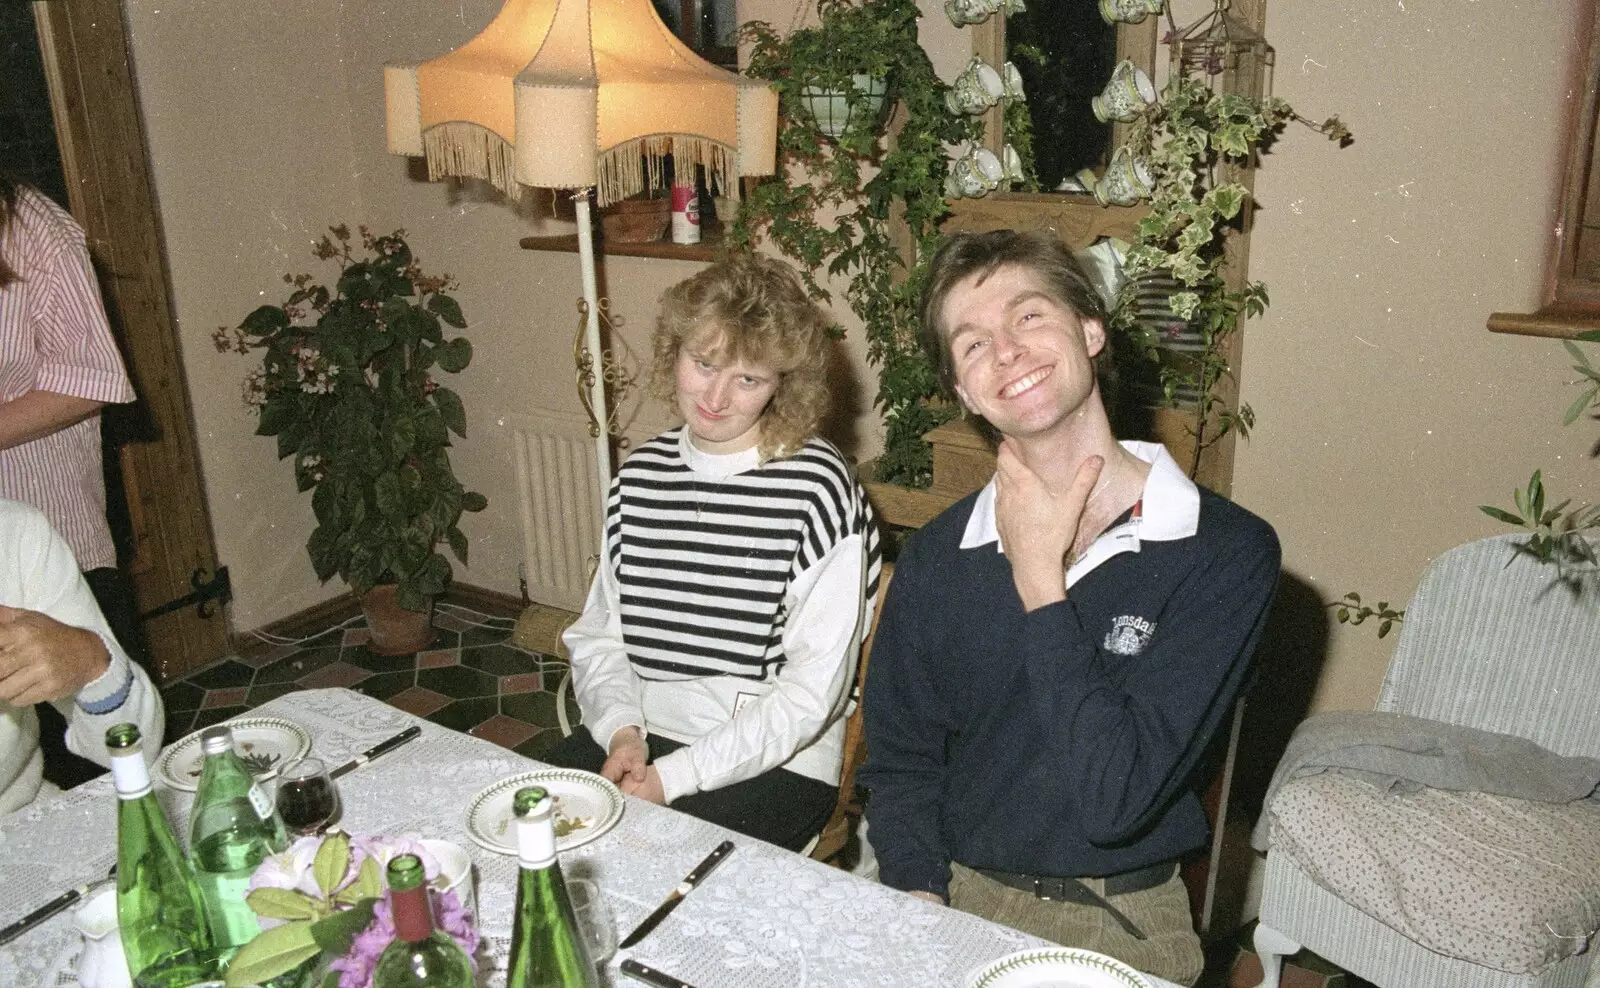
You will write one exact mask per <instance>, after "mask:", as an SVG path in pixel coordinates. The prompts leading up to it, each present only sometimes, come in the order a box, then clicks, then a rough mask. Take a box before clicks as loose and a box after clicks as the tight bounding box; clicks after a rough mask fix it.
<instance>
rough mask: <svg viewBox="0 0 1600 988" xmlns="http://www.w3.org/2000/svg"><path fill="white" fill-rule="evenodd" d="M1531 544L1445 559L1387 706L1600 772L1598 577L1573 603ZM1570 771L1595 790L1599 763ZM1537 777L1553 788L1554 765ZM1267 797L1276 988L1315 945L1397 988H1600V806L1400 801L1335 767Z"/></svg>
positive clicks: (1439, 798)
mask: <svg viewBox="0 0 1600 988" xmlns="http://www.w3.org/2000/svg"><path fill="white" fill-rule="evenodd" d="M1519 538H1520V537H1519V536H1512V535H1507V536H1499V537H1496V538H1489V539H1484V540H1482V541H1478V542H1472V543H1468V544H1466V545H1463V546H1459V547H1457V548H1455V549H1452V550H1450V551H1449V552H1446V553H1444V554H1443V555H1441V556H1440V557H1439V558H1438V559H1436V560H1434V562H1433V564H1432V565H1431V566H1430V567H1429V568H1428V571H1427V573H1426V574H1425V575H1424V576H1423V579H1422V583H1421V585H1420V586H1419V587H1418V588H1417V592H1416V596H1415V597H1413V598H1412V600H1411V603H1410V605H1409V607H1408V608H1407V610H1406V616H1405V623H1404V625H1403V628H1402V631H1401V635H1400V640H1399V643H1398V645H1397V647H1396V650H1395V654H1394V658H1393V659H1392V660H1391V661H1390V663H1389V669H1388V675H1387V677H1386V678H1385V680H1384V683H1383V688H1382V691H1381V695H1380V697H1379V700H1378V705H1377V709H1378V710H1379V711H1387V712H1392V713H1395V714H1402V715H1410V716H1411V717H1415V718H1425V719H1426V720H1427V722H1428V723H1429V724H1432V723H1433V722H1444V723H1445V724H1447V725H1459V726H1460V727H1464V728H1475V729H1478V730H1481V731H1488V732H1495V733H1496V734H1497V735H1514V736H1515V738H1513V739H1505V740H1507V743H1508V744H1509V745H1510V746H1511V747H1512V749H1513V753H1514V754H1515V748H1516V746H1517V745H1521V744H1523V743H1524V742H1522V741H1520V740H1517V739H1527V740H1528V741H1531V742H1534V743H1535V744H1537V745H1538V746H1541V747H1542V748H1545V749H1549V751H1550V752H1553V753H1554V754H1555V755H1559V756H1584V757H1587V758H1596V757H1600V580H1596V579H1592V578H1591V579H1590V580H1589V581H1588V584H1587V586H1586V587H1585V588H1584V590H1583V591H1582V592H1581V593H1578V594H1574V593H1573V592H1571V591H1570V590H1569V589H1568V588H1567V587H1566V586H1563V585H1561V584H1560V583H1558V582H1557V581H1556V579H1555V571H1554V568H1553V567H1550V566H1546V565H1541V564H1540V563H1539V562H1537V561H1536V560H1533V559H1531V558H1530V557H1528V556H1527V555H1525V554H1522V553H1518V552H1517V551H1516V550H1515V543H1516V542H1517V541H1518V540H1519ZM1361 716H1362V715H1355V716H1354V717H1353V718H1352V719H1353V720H1354V719H1359V718H1360V717H1361ZM1397 720H1398V719H1397ZM1405 723H1408V724H1416V723H1422V722H1420V721H1406V722H1405ZM1292 750H1293V742H1291V751H1292ZM1537 754H1538V755H1539V756H1543V757H1545V758H1546V762H1548V761H1549V759H1548V756H1547V755H1546V753H1544V752H1537ZM1286 757H1287V756H1286ZM1555 761H1556V762H1558V763H1559V765H1560V767H1563V768H1565V769H1571V770H1572V772H1573V773H1575V775H1573V774H1570V773H1569V780H1570V779H1573V778H1575V779H1576V780H1577V783H1576V785H1575V786H1574V785H1572V784H1570V782H1569V785H1568V789H1577V790H1582V789H1583V787H1584V786H1585V785H1587V784H1588V783H1587V782H1586V781H1584V780H1586V779H1588V778H1589V776H1588V775H1586V774H1585V773H1586V772H1588V771H1590V769H1589V768H1587V767H1586V766H1587V764H1588V763H1585V762H1579V761H1575V760H1574V759H1573V758H1571V757H1569V758H1567V759H1564V760H1562V759H1557V760H1555ZM1467 762H1468V767H1469V768H1476V765H1475V763H1473V762H1472V761H1471V759H1468V760H1467ZM1511 764H1512V767H1513V768H1516V767H1519V766H1520V764H1521V763H1520V762H1516V761H1513V762H1512V763H1511ZM1528 764H1529V766H1530V771H1529V775H1530V779H1531V781H1534V782H1537V781H1540V780H1541V779H1542V776H1540V775H1539V772H1540V771H1542V770H1543V768H1544V767H1547V765H1546V763H1545V762H1541V763H1539V765H1538V766H1535V760H1533V759H1530V760H1529V762H1528ZM1515 774H1516V773H1515V772H1513V773H1512V775H1515ZM1284 775H1285V771H1284V766H1281V765H1280V771H1279V776H1280V777H1282V776H1284ZM1512 781H1513V782H1520V781H1524V780H1517V779H1513V780H1512ZM1275 783H1276V780H1275ZM1512 788H1515V786H1514V785H1513V786H1512ZM1269 799H1270V801H1269V803H1268V805H1267V806H1266V807H1265V808H1264V810H1263V813H1264V814H1265V815H1266V819H1265V820H1264V821H1263V825H1264V826H1265V828H1266V833H1267V834H1268V835H1269V836H1270V847H1269V849H1268V853H1267V868H1266V882H1265V887H1264V889H1263V892H1262V900H1261V920H1260V923H1259V925H1258V927H1257V931H1256V935H1255V943H1256V949H1257V952H1258V954H1259V955H1260V958H1261V966H1262V970H1263V971H1264V973H1265V980H1264V981H1263V982H1262V984H1263V986H1264V988H1277V985H1278V976H1279V972H1280V966H1281V963H1282V958H1283V957H1284V956H1285V955H1288V954H1292V953H1295V952H1296V951H1298V950H1299V949H1300V948H1301V947H1302V946H1303V947H1306V948H1309V949H1310V950H1312V951H1313V952H1315V953H1317V954H1319V955H1321V956H1322V957H1324V958H1326V959H1328V960H1330V961H1332V962H1333V963H1335V964H1338V965H1339V966H1341V967H1343V968H1345V969H1346V970H1348V971H1350V972H1351V973H1353V974H1355V975H1357V976H1359V977H1361V978H1364V979H1366V980H1368V981H1371V982H1373V983H1375V984H1377V985H1379V986H1382V988H1429V986H1440V988H1443V986H1449V988H1489V986H1494V988H1513V986H1515V988H1533V986H1550V988H1581V986H1583V985H1585V984H1586V983H1587V984H1588V985H1590V986H1600V964H1596V963H1594V956H1595V952H1596V948H1597V946H1600V945H1597V944H1596V943H1595V940H1596V935H1595V931H1596V928H1597V927H1600V796H1594V795H1591V796H1590V797H1589V798H1586V799H1585V798H1581V795H1580V796H1579V797H1573V798H1570V799H1569V800H1567V801H1563V800H1562V799H1552V800H1550V801H1532V800H1529V799H1517V798H1510V797H1507V796H1503V795H1490V794H1487V793H1485V792H1482V791H1470V787H1469V788H1468V789H1464V790H1458V791H1446V790H1441V789H1435V788H1422V789H1413V790H1409V791H1402V790H1399V789H1394V788H1384V787H1382V786H1375V785H1372V784H1370V783H1369V782H1368V781H1364V780H1363V779H1361V778H1357V777H1355V776H1352V775H1349V774H1343V773H1341V772H1333V771H1330V772H1320V773H1317V774H1307V775H1304V776H1302V777H1299V778H1294V779H1292V780H1290V781H1285V782H1282V783H1281V784H1278V785H1277V788H1276V789H1275V792H1274V794H1273V795H1272V796H1271V797H1269Z"/></svg>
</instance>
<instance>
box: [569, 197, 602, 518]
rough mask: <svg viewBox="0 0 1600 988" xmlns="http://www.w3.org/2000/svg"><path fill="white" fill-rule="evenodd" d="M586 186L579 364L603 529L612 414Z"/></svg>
mask: <svg viewBox="0 0 1600 988" xmlns="http://www.w3.org/2000/svg"><path fill="white" fill-rule="evenodd" d="M590 191H591V190H589V189H579V190H578V192H577V193H576V194H575V195H574V197H573V200H574V203H573V204H574V206H575V209H576V212H577V215H578V266H579V267H580V268H581V269H582V271H583V302H584V328H583V342H584V346H585V347H586V348H587V349H588V351H589V352H588V357H589V360H588V366H587V367H584V366H582V364H580V366H579V368H578V372H579V377H580V382H581V384H586V385H587V386H588V389H589V401H588V405H589V434H590V435H591V436H593V437H594V458H595V468H596V472H597V475H598V477H599V479H600V528H599V531H601V532H604V531H605V530H606V498H607V497H609V496H610V493H611V430H610V428H609V425H610V421H611V417H610V415H608V414H607V412H606V381H605V378H606V376H605V374H604V373H602V367H601V361H602V360H603V359H604V354H605V351H604V350H602V349H601V348H600V290H599V288H597V287H596V284H597V283H596V280H595V273H594V227H593V224H592V223H591V222H590V219H589V193H590Z"/></svg>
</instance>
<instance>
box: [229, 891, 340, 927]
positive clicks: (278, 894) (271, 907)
mask: <svg viewBox="0 0 1600 988" xmlns="http://www.w3.org/2000/svg"><path fill="white" fill-rule="evenodd" d="M244 901H245V904H246V905H248V906H249V907H250V909H251V910H252V911H253V912H254V913H255V914H256V915H257V916H265V917H266V918H268V919H316V918H317V917H318V916H320V915H322V910H320V909H318V908H317V904H316V903H314V902H312V901H311V900H310V899H308V898H307V897H306V895H305V893H304V892H296V891H295V890H294V889H275V888H261V889H256V890H255V891H254V892H251V893H250V894H249V895H247V896H245V897H244Z"/></svg>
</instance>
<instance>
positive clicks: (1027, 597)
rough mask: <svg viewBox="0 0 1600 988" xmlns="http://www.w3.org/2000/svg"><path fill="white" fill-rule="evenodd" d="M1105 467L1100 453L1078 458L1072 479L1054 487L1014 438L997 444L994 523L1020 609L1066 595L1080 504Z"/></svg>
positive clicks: (1056, 600)
mask: <svg viewBox="0 0 1600 988" xmlns="http://www.w3.org/2000/svg"><path fill="white" fill-rule="evenodd" d="M1104 466H1105V459H1104V458H1103V457H1101V456H1098V455H1095V456H1087V457H1084V458H1083V460H1081V461H1080V462H1079V463H1078V466H1077V469H1076V471H1075V473H1074V475H1073V477H1072V480H1071V481H1070V482H1069V483H1068V484H1067V486H1066V487H1065V489H1063V490H1054V489H1052V488H1051V486H1050V485H1049V484H1048V483H1046V481H1045V480H1044V479H1043V478H1041V477H1040V476H1039V474H1038V473H1036V472H1035V471H1034V470H1033V469H1031V468H1030V467H1029V466H1028V465H1027V464H1026V463H1025V462H1023V456H1022V452H1021V449H1020V447H1019V446H1018V444H1017V442H1016V440H1014V439H1009V438H1008V439H1006V440H1005V441H1004V442H1002V443H1001V444H1000V451H999V454H998V457H997V464H996V470H995V512H994V514H995V526H996V527H997V528H998V529H999V531H1000V541H1001V544H1002V545H1003V546H1004V547H1005V553H1006V558H1007V559H1009V560H1010V561H1011V576H1012V580H1013V581H1014V582H1015V583H1016V587H1017V595H1018V596H1019V597H1021V598H1022V607H1023V609H1024V610H1026V611H1030V612H1031V611H1035V610H1037V609H1039V608H1041V607H1045V606H1047V605H1049V604H1054V603H1057V602H1059V601H1062V600H1065V599H1066V597H1067V588H1066V571H1067V566H1068V559H1067V556H1068V554H1069V553H1071V552H1072V551H1073V547H1074V545H1075V544H1076V542H1077V539H1078V527H1079V524H1080V522H1081V521H1082V519H1083V513H1084V505H1085V504H1087V503H1088V500H1089V495H1090V493H1091V492H1092V491H1093V490H1094V488H1095V485H1096V484H1097V483H1098V482H1099V480H1100V471H1101V469H1102V468H1103V467H1104Z"/></svg>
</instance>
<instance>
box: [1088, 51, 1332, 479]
mask: <svg viewBox="0 0 1600 988" xmlns="http://www.w3.org/2000/svg"><path fill="white" fill-rule="evenodd" d="M1290 121H1299V122H1301V123H1305V124H1307V125H1308V126H1310V127H1312V128H1313V129H1314V130H1317V131H1319V132H1321V133H1323V134H1325V135H1326V136H1327V137H1328V138H1329V139H1330V140H1335V141H1338V142H1340V144H1341V145H1342V144H1344V143H1347V142H1348V141H1349V139H1350V133H1349V131H1348V130H1347V129H1346V128H1345V126H1344V125H1343V124H1342V123H1340V122H1339V119H1338V118H1337V117H1332V118H1330V119H1329V120H1327V121H1326V122H1324V123H1322V124H1314V123H1311V122H1310V121H1308V120H1306V119H1305V118H1304V117H1301V116H1300V115H1299V114H1297V113H1295V111H1294V108H1293V107H1292V106H1290V105H1289V103H1288V102H1287V101H1285V100H1282V99H1278V98H1276V97H1272V98H1268V99H1265V100H1254V99H1251V98H1249V97H1247V96H1241V95H1238V94H1233V93H1215V92H1213V91H1212V90H1211V89H1209V88H1208V87H1207V86H1206V85H1205V84H1204V83H1203V82H1201V81H1199V80H1197V79H1194V78H1191V77H1189V76H1184V75H1175V76H1173V78H1172V79H1171V81H1170V82H1168V84H1167V86H1166V89H1165V90H1164V91H1163V92H1162V94H1161V99H1160V101H1159V102H1158V103H1157V104H1156V105H1155V106H1153V107H1152V108H1151V109H1150V111H1149V112H1147V113H1145V114H1144V115H1143V116H1141V117H1139V118H1138V119H1137V120H1135V121H1134V122H1133V123H1132V124H1131V125H1130V128H1129V140H1128V144H1129V147H1130V148H1131V150H1132V151H1133V153H1134V155H1135V156H1137V157H1142V158H1144V159H1145V160H1146V161H1147V162H1148V163H1149V167H1150V172H1151V174H1152V176H1153V178H1154V191H1153V194H1152V196H1151V200H1150V207H1149V212H1148V213H1147V214H1146V216H1145V217H1144V218H1143V219H1142V220H1140V221H1139V227H1138V236H1137V239H1136V241H1135V243H1134V244H1133V245H1132V246H1131V247H1130V248H1129V250H1128V255H1127V258H1126V260H1125V270H1126V274H1127V280H1126V282H1125V283H1124V287H1123V290H1122V296H1121V298H1120V299H1119V300H1118V305H1117V306H1116V308H1115V310H1114V312H1113V316H1112V324H1113V326H1114V327H1115V328H1116V329H1118V330H1120V331H1121V332H1123V333H1124V334H1126V336H1127V337H1128V338H1130V339H1131V340H1132V341H1133V343H1134V344H1135V346H1136V347H1137V348H1138V349H1139V350H1140V351H1141V352H1143V353H1144V354H1145V355H1146V356H1147V357H1149V358H1150V359H1152V360H1155V361H1156V362H1157V363H1158V365H1159V368H1160V376H1161V386H1162V391H1163V392H1164V394H1165V396H1166V400H1167V402H1168V403H1169V404H1175V403H1176V395H1177V393H1178V392H1179V390H1188V389H1192V390H1193V391H1194V392H1196V393H1198V394H1199V396H1200V397H1199V407H1198V409H1197V410H1196V415H1195V424H1194V425H1193V426H1192V427H1191V429H1190V432H1191V434H1192V435H1193V437H1194V441H1195V442H1194V453H1193V461H1192V463H1191V465H1190V470H1189V472H1190V473H1191V474H1193V473H1194V472H1195V470H1196V469H1197V468H1198V466H1199V463H1200V456H1201V454H1202V453H1204V451H1205V450H1206V448H1208V447H1209V446H1211V445H1213V444H1214V443H1216V442H1217V441H1218V440H1220V439H1221V438H1222V437H1223V436H1225V435H1227V434H1228V433H1229V432H1232V431H1238V432H1239V434H1240V435H1244V436H1247V435H1248V434H1249V431H1250V428H1251V426H1252V425H1254V423H1255V414H1254V412H1253V411H1252V410H1251V408H1250V406H1249V405H1248V404H1244V403H1241V404H1240V405H1239V407H1238V408H1237V409H1232V408H1229V407H1228V402H1227V400H1226V398H1225V396H1224V394H1223V392H1224V388H1223V385H1224V384H1225V383H1227V382H1229V381H1231V380H1232V377H1233V371H1232V368H1231V367H1230V366H1229V362H1228V353H1229V346H1228V342H1229V340H1230V339H1231V338H1232V336H1233V335H1234V334H1235V333H1237V332H1238V330H1239V327H1240V325H1241V321H1242V319H1249V318H1253V317H1256V316H1259V315H1261V314H1262V313H1263V312H1265V311H1266V308H1267V305H1268V302H1269V300H1268V297H1267V287H1266V285H1264V284H1263V283H1261V282H1259V281H1252V282H1247V283H1246V284H1245V285H1244V286H1243V287H1241V288H1238V289H1232V290H1230V289H1229V287H1228V283H1227V280H1226V278H1225V276H1224V270H1223V269H1224V266H1225V263H1226V260H1227V257H1226V246H1227V236H1226V234H1227V231H1228V230H1229V229H1232V228H1234V227H1235V226H1237V225H1238V223H1239V222H1240V221H1241V214H1242V213H1243V212H1244V210H1245V208H1246V206H1247V205H1248V203H1249V201H1250V192H1249V190H1247V189H1246V188H1245V187H1244V186H1243V185H1241V184H1239V183H1238V182H1236V181H1232V180H1231V178H1230V176H1229V174H1228V172H1229V170H1230V169H1231V168H1242V167H1244V166H1247V165H1248V164H1249V163H1250V160H1251V158H1252V157H1253V156H1254V155H1255V154H1256V153H1258V152H1259V151H1261V150H1263V149H1265V148H1266V147H1267V146H1268V145H1270V144H1271V142H1272V141H1273V140H1274V139H1275V138H1276V137H1277V135H1278V134H1279V133H1281V132H1282V130H1283V128H1284V127H1285V126H1286V125H1287V124H1288V123H1289V122H1290ZM1155 272H1166V273H1168V274H1170V275H1171V276H1172V277H1173V278H1175V279H1176V280H1177V281H1178V282H1179V283H1180V284H1181V285H1182V286H1183V290H1182V291H1179V292H1177V293H1176V294H1174V295H1173V296H1172V297H1171V299H1170V300H1169V303H1168V304H1169V305H1170V306H1171V309H1172V311H1173V313H1174V314H1175V315H1176V316H1177V317H1178V318H1180V319H1183V320H1184V321H1185V322H1187V323H1188V325H1189V327H1190V328H1191V329H1192V330H1193V331H1194V332H1196V333H1198V334H1199V335H1200V337H1201V342H1202V344H1203V346H1202V349H1201V351H1200V353H1199V355H1198V356H1197V357H1194V358H1192V359H1190V360H1186V361H1180V360H1176V359H1174V358H1172V357H1171V356H1170V355H1168V354H1166V353H1165V352H1164V351H1163V350H1162V349H1161V348H1160V347H1159V346H1158V343H1159V342H1160V341H1159V340H1158V339H1157V338H1156V336H1155V333H1154V332H1153V331H1152V330H1151V329H1149V328H1148V327H1146V326H1143V325H1141V324H1140V323H1139V322H1138V321H1137V320H1136V318H1135V310H1136V306H1135V305H1134V304H1133V302H1134V297H1135V295H1136V293H1137V291H1138V288H1139V283H1140V280H1141V278H1142V277H1143V276H1145V275H1149V274H1152V273H1155Z"/></svg>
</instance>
